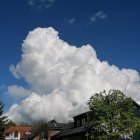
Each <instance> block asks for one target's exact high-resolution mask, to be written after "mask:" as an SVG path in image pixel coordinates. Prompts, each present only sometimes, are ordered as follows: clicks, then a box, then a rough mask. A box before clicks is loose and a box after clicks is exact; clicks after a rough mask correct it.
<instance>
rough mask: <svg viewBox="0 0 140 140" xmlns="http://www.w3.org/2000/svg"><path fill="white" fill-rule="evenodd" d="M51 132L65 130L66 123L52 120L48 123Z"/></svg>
mask: <svg viewBox="0 0 140 140" xmlns="http://www.w3.org/2000/svg"><path fill="white" fill-rule="evenodd" d="M47 125H48V128H49V129H50V130H63V129H64V127H65V124H64V123H57V122H56V121H55V120H51V121H49V122H48V123H47Z"/></svg>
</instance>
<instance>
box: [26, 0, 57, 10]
mask: <svg viewBox="0 0 140 140" xmlns="http://www.w3.org/2000/svg"><path fill="white" fill-rule="evenodd" d="M54 3H55V0H28V5H29V6H31V7H32V8H35V9H37V10H41V9H44V8H50V7H52V6H53V5H54Z"/></svg>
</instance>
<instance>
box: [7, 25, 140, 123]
mask: <svg viewBox="0 0 140 140" xmlns="http://www.w3.org/2000/svg"><path fill="white" fill-rule="evenodd" d="M10 69H11V71H12V73H13V75H14V76H15V77H16V78H24V79H25V81H26V82H27V83H28V84H29V85H30V92H29V91H27V94H26V95H28V96H27V97H26V99H24V100H22V101H21V103H20V104H14V105H13V106H12V107H11V108H10V110H9V112H8V113H7V114H8V116H9V118H11V119H13V120H14V121H16V122H20V121H30V120H33V119H35V118H43V119H46V120H50V119H53V118H55V119H56V120H58V121H67V120H69V119H71V117H72V116H73V115H75V114H79V113H81V112H84V111H85V110H87V109H88V107H87V101H88V100H89V98H90V96H91V95H93V94H94V93H97V92H100V91H103V90H109V89H120V90H122V91H123V92H124V93H125V94H126V95H128V96H131V97H132V98H133V99H134V100H135V101H137V102H139V101H140V75H139V73H138V72H137V71H135V70H132V69H119V68H118V67H116V66H115V65H109V64H108V62H106V61H103V62H102V61H100V60H99V59H98V58H97V55H96V52H95V50H94V48H93V47H92V46H90V45H83V46H81V47H80V48H77V47H76V46H71V45H69V44H68V43H66V42H64V41H63V40H61V39H60V38H59V36H58V32H57V31H55V30H54V29H53V28H51V27H50V28H36V29H35V30H33V31H31V32H29V34H28V36H27V37H26V39H25V40H24V41H23V44H22V56H21V60H20V61H19V63H18V64H17V65H16V66H13V65H12V66H11V68H10ZM15 88H16V90H17V89H18V90H19V92H23V93H24V91H26V90H25V89H24V88H23V89H22V88H21V87H20V88H19V87H16V85H14V86H12V89H15ZM11 93H15V91H12V92H11ZM16 95H17V96H18V94H17V93H16ZM19 96H20V95H19Z"/></svg>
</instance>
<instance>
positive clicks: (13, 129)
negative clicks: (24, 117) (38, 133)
mask: <svg viewBox="0 0 140 140" xmlns="http://www.w3.org/2000/svg"><path fill="white" fill-rule="evenodd" d="M31 130H32V128H31V127H29V126H9V127H8V128H7V129H6V130H5V131H4V137H5V140H28V138H29V136H30V135H31Z"/></svg>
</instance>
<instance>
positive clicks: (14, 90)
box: [8, 85, 31, 98]
mask: <svg viewBox="0 0 140 140" xmlns="http://www.w3.org/2000/svg"><path fill="white" fill-rule="evenodd" d="M8 93H9V94H10V95H11V96H13V97H18V98H25V97H27V96H29V95H30V94H31V92H30V91H29V90H27V89H25V88H23V87H21V86H17V85H11V86H8Z"/></svg>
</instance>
